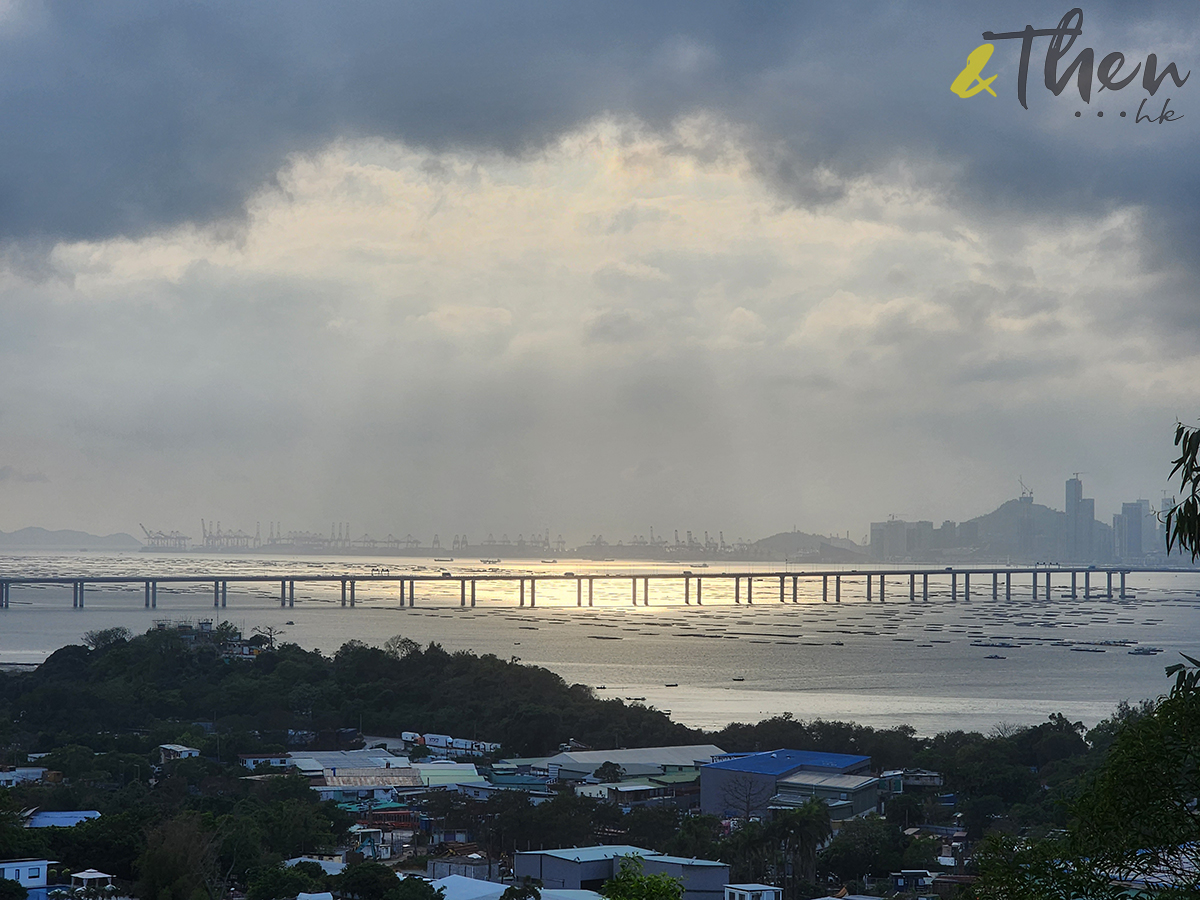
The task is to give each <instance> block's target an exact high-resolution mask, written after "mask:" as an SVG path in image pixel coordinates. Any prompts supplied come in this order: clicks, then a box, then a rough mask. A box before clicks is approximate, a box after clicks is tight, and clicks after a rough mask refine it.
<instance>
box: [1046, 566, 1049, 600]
mask: <svg viewBox="0 0 1200 900" xmlns="http://www.w3.org/2000/svg"><path fill="white" fill-rule="evenodd" d="M1046 599H1047V600H1049V599H1050V570H1049V569H1047V570H1046Z"/></svg>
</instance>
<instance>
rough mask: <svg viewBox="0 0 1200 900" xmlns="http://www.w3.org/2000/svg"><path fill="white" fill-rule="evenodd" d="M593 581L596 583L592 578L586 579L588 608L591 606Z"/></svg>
mask: <svg viewBox="0 0 1200 900" xmlns="http://www.w3.org/2000/svg"><path fill="white" fill-rule="evenodd" d="M595 581H596V579H594V578H589V579H588V606H591V605H592V588H593V586H594V583H595Z"/></svg>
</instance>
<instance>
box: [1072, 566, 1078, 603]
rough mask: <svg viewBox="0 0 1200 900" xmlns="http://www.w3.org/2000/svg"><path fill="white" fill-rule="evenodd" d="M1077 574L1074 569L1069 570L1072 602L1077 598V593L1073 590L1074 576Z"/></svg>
mask: <svg viewBox="0 0 1200 900" xmlns="http://www.w3.org/2000/svg"><path fill="white" fill-rule="evenodd" d="M1078 574H1079V573H1078V572H1076V571H1075V570H1074V569H1072V570H1071V599H1072V600H1074V599H1075V598H1076V597H1078V596H1079V593H1078V592H1077V591H1076V590H1075V576H1076V575H1078Z"/></svg>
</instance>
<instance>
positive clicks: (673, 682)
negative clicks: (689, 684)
mask: <svg viewBox="0 0 1200 900" xmlns="http://www.w3.org/2000/svg"><path fill="white" fill-rule="evenodd" d="M663 687H679V682H678V681H672V682H671V683H670V684H664V685H663Z"/></svg>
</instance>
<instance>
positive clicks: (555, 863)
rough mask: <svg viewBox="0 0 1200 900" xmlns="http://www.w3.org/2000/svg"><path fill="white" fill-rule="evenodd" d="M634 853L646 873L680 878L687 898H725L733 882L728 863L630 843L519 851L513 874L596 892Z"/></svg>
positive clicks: (570, 888)
mask: <svg viewBox="0 0 1200 900" xmlns="http://www.w3.org/2000/svg"><path fill="white" fill-rule="evenodd" d="M634 856H636V857H640V858H641V860H642V872H643V874H646V875H653V874H657V873H665V874H667V875H671V876H672V877H675V878H679V879H680V880H681V881H682V882H683V888H684V891H683V900H722V898H723V896H724V886H725V884H726V883H728V881H729V866H728V865H726V864H725V863H723V862H718V861H716V860H708V859H686V858H684V857H679V856H667V855H665V854H662V853H657V852H655V851H654V850H646V849H644V848H642V847H634V846H631V845H628V844H615V845H612V846H599V847H572V848H570V849H561V850H534V851H530V852H518V853H516V854H515V855H514V857H513V874H514V875H515V876H516V878H518V879H522V878H536V879H537V880H538V881H540V882H541V883H542V884H543V885H544V886H546V887H548V888H554V889H564V890H590V891H595V890H599V889H600V887H601V886H602V885H603V884H604V882H606V881H608V880H609V879H611V878H613V877H614V876H615V875H616V874H617V873H618V872H619V871H620V868H621V863H622V861H623V860H624V859H627V858H629V857H634Z"/></svg>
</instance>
